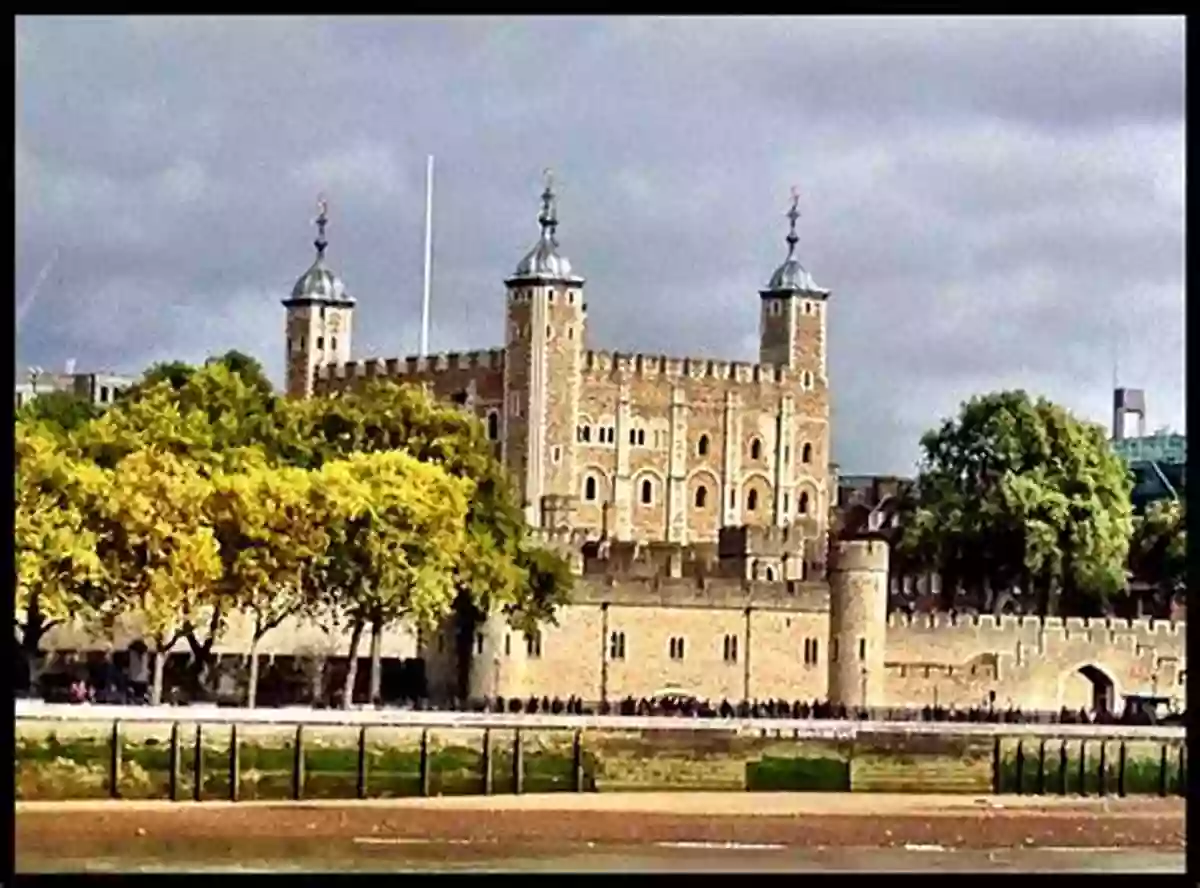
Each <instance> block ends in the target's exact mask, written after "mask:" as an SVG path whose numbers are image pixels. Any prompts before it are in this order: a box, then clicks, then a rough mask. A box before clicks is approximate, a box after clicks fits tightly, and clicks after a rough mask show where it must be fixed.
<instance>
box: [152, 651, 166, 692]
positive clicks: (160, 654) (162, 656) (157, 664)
mask: <svg viewBox="0 0 1200 888" xmlns="http://www.w3.org/2000/svg"><path fill="white" fill-rule="evenodd" d="M166 665H167V653H166V651H164V650H162V649H161V648H155V651H154V676H153V679H152V680H151V683H150V705H151V706H160V705H162V692H163V672H164V670H165V669H166Z"/></svg>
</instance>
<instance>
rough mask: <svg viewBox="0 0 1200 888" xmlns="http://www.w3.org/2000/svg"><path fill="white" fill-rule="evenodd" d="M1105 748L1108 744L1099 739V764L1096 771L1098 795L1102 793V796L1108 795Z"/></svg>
mask: <svg viewBox="0 0 1200 888" xmlns="http://www.w3.org/2000/svg"><path fill="white" fill-rule="evenodd" d="M1107 749H1108V744H1107V743H1105V742H1104V741H1103V740H1101V741H1100V766H1099V768H1097V772H1098V774H1099V777H1100V795H1102V796H1106V795H1108V768H1107V764H1108V762H1107V755H1106V750H1107Z"/></svg>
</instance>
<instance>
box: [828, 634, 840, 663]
mask: <svg viewBox="0 0 1200 888" xmlns="http://www.w3.org/2000/svg"><path fill="white" fill-rule="evenodd" d="M829 660H830V662H832V663H836V662H837V661H838V643H837V639H836V638H831V639H829Z"/></svg>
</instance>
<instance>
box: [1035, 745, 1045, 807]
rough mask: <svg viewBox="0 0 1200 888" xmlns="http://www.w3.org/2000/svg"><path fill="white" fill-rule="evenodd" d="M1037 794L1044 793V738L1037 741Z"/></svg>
mask: <svg viewBox="0 0 1200 888" xmlns="http://www.w3.org/2000/svg"><path fill="white" fill-rule="evenodd" d="M1037 794H1038V795H1045V794H1046V740H1045V738H1043V739H1042V740H1041V742H1039V743H1038V769H1037Z"/></svg>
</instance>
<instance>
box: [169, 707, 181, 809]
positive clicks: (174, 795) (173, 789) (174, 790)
mask: <svg viewBox="0 0 1200 888" xmlns="http://www.w3.org/2000/svg"><path fill="white" fill-rule="evenodd" d="M180 746H181V743H180V739H179V722H173V723H172V724H171V756H170V762H169V764H168V767H169V769H170V774H168V775H167V784H168V789H169V791H170V793H171V801H173V802H177V801H179V769H180V764H181V762H180V760H181V759H182V758H183V756H182V755H181V754H180Z"/></svg>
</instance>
